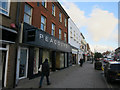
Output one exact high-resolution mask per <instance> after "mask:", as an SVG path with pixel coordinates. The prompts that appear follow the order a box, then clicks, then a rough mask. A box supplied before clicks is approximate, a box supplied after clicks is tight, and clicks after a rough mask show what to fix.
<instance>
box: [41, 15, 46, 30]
mask: <svg viewBox="0 0 120 90" xmlns="http://www.w3.org/2000/svg"><path fill="white" fill-rule="evenodd" d="M42 17H43V18H44V23H42V19H41V24H43V26H44V30H42V28H41V30H42V31H46V17H45V16H43V15H41V18H42Z"/></svg>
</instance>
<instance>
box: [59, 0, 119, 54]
mask: <svg viewBox="0 0 120 90" xmlns="http://www.w3.org/2000/svg"><path fill="white" fill-rule="evenodd" d="M84 1H85V2H83V0H73V1H71V0H59V2H60V3H61V4H62V6H63V8H64V9H65V11H66V12H67V13H68V15H69V16H70V18H71V19H72V20H73V21H74V22H75V24H76V25H77V27H78V28H79V30H80V31H81V32H82V33H83V35H84V36H85V39H86V41H87V42H88V43H89V44H90V48H91V50H92V51H93V52H94V50H96V51H98V52H104V51H106V50H115V49H116V48H117V47H118V2H117V0H114V1H116V2H113V0H109V1H108V0H104V1H106V2H98V1H100V0H94V1H92V2H90V0H84Z"/></svg>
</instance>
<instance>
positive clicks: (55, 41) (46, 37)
mask: <svg viewBox="0 0 120 90" xmlns="http://www.w3.org/2000/svg"><path fill="white" fill-rule="evenodd" d="M39 39H43V40H44V41H46V42H50V43H53V44H55V45H59V46H61V47H66V48H67V44H65V43H63V42H60V41H58V40H54V39H52V38H49V37H48V36H44V35H43V34H39Z"/></svg>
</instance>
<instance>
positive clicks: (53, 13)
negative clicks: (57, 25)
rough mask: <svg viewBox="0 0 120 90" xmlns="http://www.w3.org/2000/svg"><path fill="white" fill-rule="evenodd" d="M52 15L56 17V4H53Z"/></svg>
mask: <svg viewBox="0 0 120 90" xmlns="http://www.w3.org/2000/svg"><path fill="white" fill-rule="evenodd" d="M52 15H54V16H55V5H54V4H52Z"/></svg>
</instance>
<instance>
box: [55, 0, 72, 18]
mask: <svg viewBox="0 0 120 90" xmlns="http://www.w3.org/2000/svg"><path fill="white" fill-rule="evenodd" d="M55 1H56V4H57V5H58V7H59V9H61V10H62V11H63V13H64V14H65V15H66V16H67V18H70V17H69V15H68V14H67V12H66V11H65V9H64V8H63V7H62V6H61V4H60V3H59V2H58V0H55Z"/></svg>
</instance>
